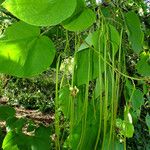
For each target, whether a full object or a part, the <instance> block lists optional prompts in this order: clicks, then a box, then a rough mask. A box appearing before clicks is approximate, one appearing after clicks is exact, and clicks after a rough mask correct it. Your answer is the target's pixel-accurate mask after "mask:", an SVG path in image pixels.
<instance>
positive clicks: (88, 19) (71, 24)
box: [63, 8, 96, 32]
mask: <svg viewBox="0 0 150 150" xmlns="http://www.w3.org/2000/svg"><path fill="white" fill-rule="evenodd" d="M95 20H96V16H95V13H94V12H93V11H92V10H91V9H88V8H85V9H84V10H83V11H82V12H80V13H79V14H77V15H75V16H73V17H71V18H69V19H68V20H66V21H64V22H63V27H64V28H65V29H67V30H70V31H78V32H79V31H84V30H86V29H87V28H88V27H90V26H91V25H92V24H93V23H94V22H95Z"/></svg>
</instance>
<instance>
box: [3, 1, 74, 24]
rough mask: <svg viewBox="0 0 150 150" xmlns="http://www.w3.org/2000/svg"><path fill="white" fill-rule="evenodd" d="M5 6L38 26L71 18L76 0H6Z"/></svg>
mask: <svg viewBox="0 0 150 150" xmlns="http://www.w3.org/2000/svg"><path fill="white" fill-rule="evenodd" d="M3 6H4V7H5V8H6V9H7V10H8V11H9V12H11V13H12V14H13V15H14V16H16V17H17V18H19V19H20V20H22V21H24V22H27V23H29V24H32V25H37V26H50V25H56V24H59V23H61V22H62V21H63V20H65V19H67V18H69V17H70V16H71V15H72V14H73V12H74V11H75V8H76V0H69V1H68V0H63V1H62V0H6V1H5V2H4V3H3Z"/></svg>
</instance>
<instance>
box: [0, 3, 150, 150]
mask: <svg viewBox="0 0 150 150" xmlns="http://www.w3.org/2000/svg"><path fill="white" fill-rule="evenodd" d="M2 6H3V8H5V9H7V10H8V11H9V12H10V13H11V14H12V15H14V16H15V17H14V18H15V19H16V21H15V23H13V24H12V25H11V26H9V27H8V28H7V29H6V30H5V32H4V34H3V36H2V37H1V39H0V72H1V73H5V74H9V75H13V76H17V77H21V78H29V77H32V76H35V75H38V74H40V73H42V72H43V71H45V70H46V69H48V68H49V66H51V67H53V68H54V69H53V70H54V72H55V95H54V96H55V98H54V99H55V149H73V150H76V149H81V150H82V149H87V150H91V149H95V150H99V149H102V150H103V149H126V147H127V143H128V139H129V138H132V137H133V136H134V137H135V136H136V135H135V134H136V133H135V131H136V127H137V122H138V121H139V120H140V118H141V115H142V114H143V113H142V111H141V110H142V108H143V107H145V109H146V107H149V101H148V99H149V79H150V72H149V70H150V69H149V68H150V63H149V60H150V57H149V45H148V43H147V41H148V39H149V35H148V34H147V32H148V27H147V26H148V25H147V24H149V20H148V19H147V20H146V21H143V20H142V19H143V18H146V17H147V15H148V14H147V9H148V8H149V7H148V6H147V5H146V3H144V2H143V1H136V0H131V1H125V2H124V1H122V2H120V1H108V0H107V1H102V2H100V3H96V1H95V0H89V1H85V0H81V1H80V0H70V1H67V0H63V2H62V1H60V0H44V1H28V0H11V1H10V0H5V1H4V3H2ZM16 8H17V9H16ZM58 10H59V11H58ZM141 10H142V13H143V14H142V15H140V11H141ZM4 13H5V12H4ZM142 21H143V22H142ZM41 26H42V27H41ZM45 26H46V27H45ZM60 26H61V27H60ZM56 28H57V29H56ZM53 29H54V31H55V29H56V31H59V30H61V31H62V33H63V34H62V39H65V44H64V47H63V49H62V50H61V51H59V48H58V47H57V45H56V42H55V40H58V38H57V39H55V38H54V39H53V40H54V41H52V40H51V38H52V37H53V34H55V35H58V36H61V34H57V33H55V32H54V31H53V32H52V30H53ZM60 39H61V38H60ZM127 56H130V57H131V56H136V57H137V59H135V60H132V58H131V59H130V61H131V62H132V63H130V62H128V63H130V64H134V65H133V66H132V67H133V68H134V69H133V70H134V71H132V70H130V71H129V69H128V65H127V60H126V57H127ZM69 59H71V60H72V61H70V62H68V63H65V62H67V60H69ZM61 66H65V67H64V70H63V71H62V70H61ZM68 66H69V67H68ZM16 80H18V81H19V79H18V78H17V79H16ZM27 80H28V81H27V82H29V79H27ZM44 86H45V85H44ZM21 87H22V85H21ZM17 92H18V91H17ZM34 96H35V99H38V96H39V95H38V94H37V93H35V94H34ZM29 98H32V97H31V96H30V97H28V99H29ZM24 99H25V98H24ZM147 105H148V106H147ZM2 107H3V106H2ZM8 109H9V110H8V112H9V113H10V114H11V115H14V112H13V111H12V110H11V108H8ZM11 111H12V112H11ZM2 112H3V110H2V111H1V113H2ZM3 113H6V112H5V111H4V112H3ZM61 114H62V115H61ZM143 115H144V116H142V119H143V118H144V125H147V130H146V133H147V134H148V132H149V114H148V113H144V114H143ZM3 116H6V120H5V121H6V123H10V122H11V119H10V118H7V117H8V114H7V113H6V115H3ZM62 116H64V118H65V119H64V122H63V124H62V122H61V121H62V120H61V117H62ZM2 119H4V118H2ZM16 121H17V123H15V125H14V126H15V128H16V130H14V126H13V127H12V128H11V127H10V130H9V131H8V133H7V135H6V136H5V138H4V140H3V149H4V150H7V149H10V147H11V148H13V149H23V148H25V149H49V148H51V145H50V140H49V136H50V132H49V129H46V128H45V127H43V126H42V127H41V126H40V127H39V128H36V129H35V132H34V136H27V135H25V134H23V132H22V131H21V129H22V127H23V126H24V125H25V124H26V121H24V120H18V119H17V120H16ZM66 123H69V127H68V129H69V132H68V137H66V136H62V135H64V134H65V133H64V132H65V131H63V132H62V130H63V129H64V128H65V127H66ZM134 133H135V134H134ZM33 138H34V139H35V140H33ZM10 139H11V140H10Z"/></svg>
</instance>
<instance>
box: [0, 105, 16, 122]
mask: <svg viewBox="0 0 150 150" xmlns="http://www.w3.org/2000/svg"><path fill="white" fill-rule="evenodd" d="M15 113H16V111H15V109H14V108H12V107H10V106H0V120H3V121H6V120H7V119H8V118H11V117H13V116H15Z"/></svg>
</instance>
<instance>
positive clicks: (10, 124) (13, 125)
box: [6, 117, 27, 132]
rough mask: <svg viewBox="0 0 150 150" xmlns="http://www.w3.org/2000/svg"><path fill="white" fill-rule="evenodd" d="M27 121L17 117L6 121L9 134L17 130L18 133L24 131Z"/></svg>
mask: <svg viewBox="0 0 150 150" xmlns="http://www.w3.org/2000/svg"><path fill="white" fill-rule="evenodd" d="M26 121H27V120H26V119H25V118H20V119H18V118H16V117H12V118H9V119H8V120H7V121H6V127H7V128H6V129H7V132H9V131H11V130H14V129H17V131H22V128H23V127H24V125H25V124H26Z"/></svg>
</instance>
